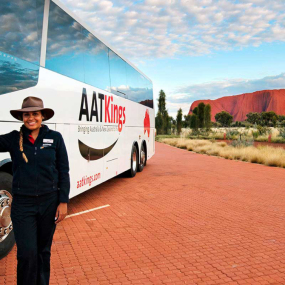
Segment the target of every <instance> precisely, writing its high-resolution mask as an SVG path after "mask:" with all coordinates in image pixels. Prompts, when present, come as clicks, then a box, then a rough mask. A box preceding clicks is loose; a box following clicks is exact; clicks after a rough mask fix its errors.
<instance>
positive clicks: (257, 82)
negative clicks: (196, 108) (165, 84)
mask: <svg viewBox="0 0 285 285" xmlns="http://www.w3.org/2000/svg"><path fill="white" fill-rule="evenodd" d="M284 88H285V73H282V74H279V75H276V76H267V77H264V78H260V79H254V80H245V79H230V80H223V81H216V82H210V83H204V84H196V85H190V86H184V87H181V88H178V89H177V90H175V91H174V92H173V93H172V94H171V95H170V96H168V98H167V104H168V106H169V105H170V106H175V107H177V109H176V110H178V108H180V106H181V107H182V106H183V107H184V109H187V108H186V106H188V109H187V110H186V111H187V112H188V111H189V108H190V105H191V104H192V102H194V101H196V100H202V99H217V98H220V97H223V96H231V95H238V94H243V93H251V92H254V91H258V90H272V89H284Z"/></svg>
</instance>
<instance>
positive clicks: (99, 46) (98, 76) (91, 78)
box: [83, 28, 110, 90]
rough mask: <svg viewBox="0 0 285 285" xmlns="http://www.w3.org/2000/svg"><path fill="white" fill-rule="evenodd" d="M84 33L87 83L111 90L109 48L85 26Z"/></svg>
mask: <svg viewBox="0 0 285 285" xmlns="http://www.w3.org/2000/svg"><path fill="white" fill-rule="evenodd" d="M83 35H84V39H83V46H84V47H85V50H86V51H85V52H84V72H85V83H87V84H90V85H93V86H95V87H97V88H100V89H103V90H109V89H110V73H109V59H108V48H107V47H106V46H105V45H104V44H103V43H102V42H101V41H99V40H98V39H97V38H96V37H94V36H93V35H92V34H91V33H90V32H88V31H87V30H86V29H84V28H83Z"/></svg>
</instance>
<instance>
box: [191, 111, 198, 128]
mask: <svg viewBox="0 0 285 285" xmlns="http://www.w3.org/2000/svg"><path fill="white" fill-rule="evenodd" d="M190 128H191V129H192V130H197V129H198V117H197V115H196V114H193V115H192V116H191V121H190Z"/></svg>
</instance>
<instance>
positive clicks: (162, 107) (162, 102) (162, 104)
mask: <svg viewBox="0 0 285 285" xmlns="http://www.w3.org/2000/svg"><path fill="white" fill-rule="evenodd" d="M158 111H159V112H160V113H161V114H162V116H164V113H165V111H166V95H165V93H164V91H163V90H160V91H159V97H158Z"/></svg>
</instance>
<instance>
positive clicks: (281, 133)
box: [279, 128, 285, 139]
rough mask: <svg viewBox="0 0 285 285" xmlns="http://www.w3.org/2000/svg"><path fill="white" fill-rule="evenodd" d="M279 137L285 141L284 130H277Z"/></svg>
mask: <svg viewBox="0 0 285 285" xmlns="http://www.w3.org/2000/svg"><path fill="white" fill-rule="evenodd" d="M279 136H280V137H282V138H283V139H285V128H284V129H279Z"/></svg>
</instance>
